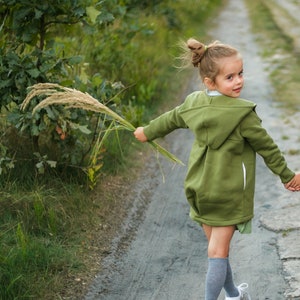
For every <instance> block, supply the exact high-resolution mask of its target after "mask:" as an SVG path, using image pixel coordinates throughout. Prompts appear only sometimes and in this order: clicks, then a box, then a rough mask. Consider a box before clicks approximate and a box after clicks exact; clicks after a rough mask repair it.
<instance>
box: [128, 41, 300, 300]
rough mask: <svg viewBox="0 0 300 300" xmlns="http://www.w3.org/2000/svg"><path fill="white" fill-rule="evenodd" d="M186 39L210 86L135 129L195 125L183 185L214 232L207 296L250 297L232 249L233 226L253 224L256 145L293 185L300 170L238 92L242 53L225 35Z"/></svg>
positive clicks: (149, 133)
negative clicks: (238, 277) (236, 272)
mask: <svg viewBox="0 0 300 300" xmlns="http://www.w3.org/2000/svg"><path fill="white" fill-rule="evenodd" d="M186 46H187V50H188V52H189V53H190V59H191V62H192V64H193V65H194V67H197V68H199V71H200V77H201V79H202V82H203V83H204V85H205V87H206V90H205V91H197V92H193V93H192V94H190V95H189V96H188V97H187V98H186V100H185V102H184V103H183V104H181V105H180V106H178V107H176V108H174V109H173V110H171V111H169V112H166V113H164V114H163V115H161V116H159V117H158V118H156V119H154V120H152V121H151V122H150V124H149V125H148V126H146V127H138V128H137V129H136V131H135V132H134V135H135V137H136V138H137V139H138V140H139V141H141V142H146V141H150V140H154V139H156V138H158V137H163V136H165V135H167V134H168V133H170V132H171V131H173V130H175V129H177V128H188V129H190V130H191V131H192V132H193V133H194V136H195V141H194V144H193V146H192V149H191V153H190V158H189V164H188V171H187V175H186V179H185V193H186V197H187V200H188V202H189V204H190V217H191V218H192V219H193V220H195V221H196V222H198V223H199V224H200V225H201V226H202V228H203V230H204V232H205V235H206V237H207V240H208V271H207V275H206V284H205V286H206V289H205V300H217V298H218V296H219V294H220V292H221V290H222V288H223V287H224V289H225V292H226V298H225V299H227V300H238V299H250V296H249V295H248V293H247V291H246V288H247V287H248V285H247V284H241V285H240V286H235V284H234V281H233V278H232V271H231V267H230V263H229V260H228V257H229V248H230V241H231V239H232V236H233V234H234V232H235V230H236V229H237V230H239V231H240V232H241V233H250V232H251V219H252V218H253V206H254V203H253V202H254V201H253V198H254V183H255V162H256V153H258V154H259V155H261V156H262V157H263V159H264V161H265V163H266V165H267V167H268V168H269V169H270V170H271V171H272V172H274V173H275V174H277V175H278V176H279V177H280V179H281V181H282V182H283V183H284V184H285V187H286V188H288V189H289V190H291V191H296V190H299V189H300V174H299V175H296V176H295V173H294V172H293V171H291V170H290V169H289V168H288V167H287V163H286V161H285V159H284V157H283V156H282V154H281V151H280V150H279V148H278V147H277V145H276V144H275V143H274V141H273V140H272V138H271V137H270V136H269V135H268V133H267V132H266V130H265V129H264V128H263V127H262V125H261V120H260V119H259V117H258V116H257V114H256V112H255V107H256V104H255V103H253V102H250V101H246V100H243V99H241V98H239V97H240V93H241V91H242V88H243V85H244V78H243V60H242V57H241V55H240V53H239V52H238V51H237V50H236V49H234V48H233V47H231V46H229V45H225V44H221V43H219V42H214V43H212V44H210V45H208V46H206V45H204V44H202V43H200V42H198V41H197V40H195V39H189V40H188V41H187V43H186Z"/></svg>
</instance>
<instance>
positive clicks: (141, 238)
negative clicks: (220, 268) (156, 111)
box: [85, 0, 300, 300]
mask: <svg viewBox="0 0 300 300" xmlns="http://www.w3.org/2000/svg"><path fill="white" fill-rule="evenodd" d="M215 19H216V23H215V24H214V26H213V28H211V29H210V32H209V33H210V36H211V37H212V39H213V40H214V39H218V40H221V41H222V42H225V43H230V44H232V45H234V46H235V47H237V48H238V49H239V50H240V51H241V53H242V54H243V57H244V61H245V64H244V71H245V80H246V86H245V90H244V92H243V95H242V96H243V97H244V98H247V99H249V100H252V101H254V102H256V103H257V104H258V108H257V112H258V114H259V115H260V117H261V118H262V119H263V124H264V126H265V127H266V128H267V129H268V131H269V132H270V133H271V135H272V136H273V138H274V139H275V141H276V142H277V143H278V144H279V145H280V147H281V148H283V149H282V150H283V151H284V150H286V149H287V148H288V147H290V146H291V145H290V144H289V145H288V144H287V142H284V141H283V140H281V139H282V135H283V134H284V133H285V134H286V131H285V130H286V129H287V126H286V125H284V124H282V114H283V112H282V111H281V110H280V108H279V106H278V105H276V103H273V102H272V99H271V92H272V86H271V85H270V83H269V80H268V73H267V72H266V71H265V63H264V62H263V61H262V59H261V57H260V56H259V54H258V52H259V46H258V45H257V44H256V42H255V37H254V36H253V34H252V33H251V30H250V21H249V18H248V15H247V10H246V7H245V5H244V2H243V1H235V0H229V1H228V4H227V6H226V7H225V8H224V9H223V10H222V11H221V12H220V15H219V16H218V17H217V18H215ZM198 88H199V79H198V76H197V74H195V78H194V79H193V80H192V82H191V86H190V88H189V90H188V91H187V92H186V94H188V93H190V92H191V91H193V90H196V89H198ZM192 140H193V137H192V135H191V134H190V133H189V132H188V131H186V130H178V131H176V132H173V133H172V134H170V135H169V136H168V137H167V138H165V140H164V142H165V143H166V145H167V148H168V149H169V150H171V151H172V152H173V153H175V154H176V155H177V156H178V157H179V158H180V159H182V160H183V161H184V162H187V159H188V154H189V150H190V147H191V144H192ZM291 142H294V143H296V142H297V141H296V140H295V141H289V143H291ZM298 143H299V141H298ZM298 146H299V145H298ZM293 159H294V160H295V158H291V157H287V160H288V162H289V163H290V164H292V163H294V162H295V161H293ZM298 166H299V165H298ZM161 167H162V168H163V172H164V177H165V180H163V177H162V173H161V171H160V170H159V167H158V164H157V162H156V160H155V159H151V161H149V162H148V163H147V165H146V166H145V172H144V174H143V176H142V178H141V180H140V181H139V182H137V183H136V185H135V189H134V191H133V193H132V197H133V199H134V200H133V201H134V203H135V205H134V208H133V209H132V212H131V214H130V217H129V218H128V220H127V222H126V224H124V230H123V234H122V236H119V237H117V238H116V239H115V240H114V243H113V245H112V252H111V254H110V255H109V256H107V258H106V259H105V261H104V267H103V272H102V273H101V274H98V276H97V278H95V281H94V283H93V285H92V286H91V287H90V290H89V292H88V294H87V295H86V297H85V299H86V300H91V299H103V300H123V299H124V300H168V299H170V300H196V299H197V300H199V299H200V300H201V299H204V296H203V294H204V282H205V274H206V268H207V255H206V249H207V242H206V239H205V236H204V234H203V232H202V230H201V228H200V227H199V226H198V225H197V224H196V223H194V222H192V221H191V220H190V219H189V216H188V213H189V207H188V204H187V202H186V200H185V196H184V190H183V181H184V177H185V172H186V168H185V167H182V166H177V165H176V166H175V167H174V166H173V165H171V164H170V163H169V162H168V161H165V160H163V159H162V160H161ZM291 167H292V168H293V167H294V166H291ZM299 196H300V195H299V194H298V195H297V194H296V193H291V192H289V191H287V190H285V189H284V188H283V186H282V184H281V183H280V180H279V178H277V177H275V176H274V175H273V174H271V172H270V171H269V170H268V169H267V168H266V167H265V165H264V164H263V162H262V160H261V158H258V166H257V184H256V195H255V197H256V200H255V218H254V222H253V232H252V234H250V235H241V234H239V233H236V234H235V236H234V238H233V242H232V249H231V264H232V268H233V271H234V276H235V279H236V283H237V284H239V283H242V282H247V283H249V286H250V293H251V296H252V300H262V299H270V300H283V299H286V296H285V292H286V291H287V290H289V285H288V282H287V281H286V280H285V277H284V275H283V273H284V272H283V266H282V261H281V259H280V257H279V254H278V244H277V239H278V234H277V233H276V232H274V231H271V230H267V229H266V228H265V226H262V222H261V220H265V218H266V216H268V214H269V215H270V214H272V211H278V209H280V208H281V206H280V205H282V202H283V201H286V203H292V202H293V201H298V203H299ZM278 199H279V200H278ZM277 200H278V201H277ZM141 211H142V214H141ZM137 215H138V216H139V217H136V216H137ZM265 221H266V220H265ZM265 223H267V221H266V222H265ZM270 226H271V227H272V224H271V225H270ZM132 231H135V233H134V235H133V236H132ZM130 237H132V239H131V242H130V243H129V244H128V245H127V246H126V247H125V248H124V247H123V246H122V247H121V246H120V245H121V244H122V242H123V241H124V240H126V239H129V238H130ZM120 249H121V250H120ZM220 299H224V296H223V295H222V297H220ZM293 299H296V298H293Z"/></svg>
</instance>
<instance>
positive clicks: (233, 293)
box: [224, 259, 239, 297]
mask: <svg viewBox="0 0 300 300" xmlns="http://www.w3.org/2000/svg"><path fill="white" fill-rule="evenodd" d="M224 289H225V292H226V296H228V297H237V296H238V295H239V291H238V289H237V287H236V286H235V284H234V282H233V276H232V270H231V266H230V263H229V259H227V274H226V279H225V283H224Z"/></svg>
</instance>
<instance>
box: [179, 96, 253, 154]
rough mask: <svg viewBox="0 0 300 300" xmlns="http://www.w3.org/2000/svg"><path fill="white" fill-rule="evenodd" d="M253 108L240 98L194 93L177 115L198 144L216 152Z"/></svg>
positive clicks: (248, 102)
mask: <svg viewBox="0 0 300 300" xmlns="http://www.w3.org/2000/svg"><path fill="white" fill-rule="evenodd" d="M255 107H256V104H255V103H253V102H250V101H247V100H244V99H241V98H230V97H227V96H223V95H221V96H208V95H207V94H206V93H205V92H195V93H192V94H191V95H189V97H188V98H187V99H186V101H185V103H184V105H182V106H181V111H180V114H181V116H182V118H183V119H184V120H185V122H186V124H187V125H188V127H189V128H190V129H191V130H192V131H193V132H194V133H195V136H196V137H197V141H198V143H200V144H202V145H203V144H206V145H207V146H209V147H210V148H212V149H218V148H219V147H220V146H221V145H222V144H223V143H224V141H226V140H227V139H228V137H229V136H230V135H231V133H232V132H233V131H234V129H235V128H236V127H237V126H238V125H239V124H240V122H241V121H242V120H243V119H244V118H245V117H246V116H247V115H248V114H249V113H251V112H252V111H253V110H255Z"/></svg>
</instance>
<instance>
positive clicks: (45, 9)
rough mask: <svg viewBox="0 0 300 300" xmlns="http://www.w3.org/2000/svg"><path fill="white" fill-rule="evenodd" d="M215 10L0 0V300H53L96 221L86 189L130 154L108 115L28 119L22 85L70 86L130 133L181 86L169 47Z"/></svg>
mask: <svg viewBox="0 0 300 300" xmlns="http://www.w3.org/2000/svg"><path fill="white" fill-rule="evenodd" d="M220 3H221V0H214V1H209V0H201V1H194V0H187V1H182V0H177V1H173V0H164V1H161V0H152V1H146V0H142V1H140V0H103V1H98V0H66V1H61V0H53V1H40V0H30V1H29V0H0V108H1V122H0V132H1V144H0V154H1V156H0V186H1V197H0V199H1V200H0V238H1V247H0V282H1V285H0V298H1V299H8V300H9V299H32V298H36V299H55V298H57V299H59V298H61V294H62V292H61V291H63V290H66V289H67V283H66V281H67V280H66V277H69V276H70V274H74V273H76V271H77V270H78V268H80V267H81V264H80V263H79V262H78V261H82V258H83V256H84V254H83V253H84V249H83V247H82V241H86V233H85V228H86V227H88V228H89V226H90V227H92V226H95V225H94V223H93V222H95V220H99V215H97V211H96V209H95V207H96V204H95V203H94V201H90V198H89V194H88V193H87V190H86V188H87V187H88V186H89V187H90V188H95V186H96V184H97V182H98V180H99V179H100V178H101V177H99V174H100V175H101V171H103V172H106V173H108V172H114V171H115V170H119V168H120V166H122V165H124V164H125V161H126V156H127V153H128V152H129V151H130V150H131V149H132V148H131V144H132V143H130V142H129V141H130V138H131V135H130V136H129V133H122V132H118V131H114V132H112V134H109V138H107V136H108V133H110V129H111V126H112V123H111V122H112V120H111V119H109V118H102V117H99V116H96V115H94V114H92V113H90V112H85V111H82V110H79V109H72V110H65V109H63V108H62V107H59V106H51V107H47V108H45V109H42V110H41V111H39V112H38V113H37V114H35V115H32V114H31V111H32V107H34V106H35V105H36V104H37V103H38V102H40V101H41V98H39V97H37V98H35V99H34V101H32V103H31V105H32V106H31V107H29V109H28V110H27V111H25V112H23V111H21V110H20V104H21V103H22V102H23V100H24V99H25V97H26V95H27V92H28V87H29V86H32V85H34V84H36V83H40V82H53V83H59V84H61V85H63V86H68V87H73V88H76V89H78V90H80V91H82V92H87V93H89V94H90V95H92V96H93V97H94V98H96V99H98V100H100V101H101V102H102V103H104V104H105V105H107V106H109V107H110V108H111V109H112V110H113V111H116V112H117V113H119V114H120V115H122V116H124V117H125V119H126V120H128V121H130V122H131V123H132V124H134V126H138V125H140V124H142V123H143V122H144V121H145V120H146V119H147V114H148V115H149V112H151V111H153V109H154V107H155V106H157V105H158V104H159V103H160V101H163V100H164V98H166V99H169V97H170V96H169V95H170V94H172V93H171V89H172V88H173V87H174V86H176V89H177V91H179V90H180V86H181V82H177V81H175V80H178V79H177V78H176V79H175V80H174V78H175V76H174V72H176V71H174V68H173V67H172V66H173V63H174V62H173V57H174V56H176V55H177V50H176V49H175V48H176V47H174V46H176V44H177V42H178V40H179V38H182V37H183V38H184V37H189V36H197V35H200V36H201V37H202V36H204V35H205V33H204V30H205V28H206V27H205V26H203V24H204V21H205V20H206V19H207V18H208V17H209V16H210V11H211V10H212V9H214V8H216V7H217V6H218V5H219V4H220ZM163 91H164V97H163V96H162V95H163ZM173 92H174V90H173ZM173 94H174V93H173ZM124 145H125V146H124ZM82 171H84V172H85V173H84V174H86V175H87V178H88V180H86V177H84V179H83V176H82ZM86 182H88V183H87V184H86ZM95 201H96V200H95ZM97 201H99V203H100V202H101V199H97ZM99 203H98V205H99ZM68 284H69V282H68Z"/></svg>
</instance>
